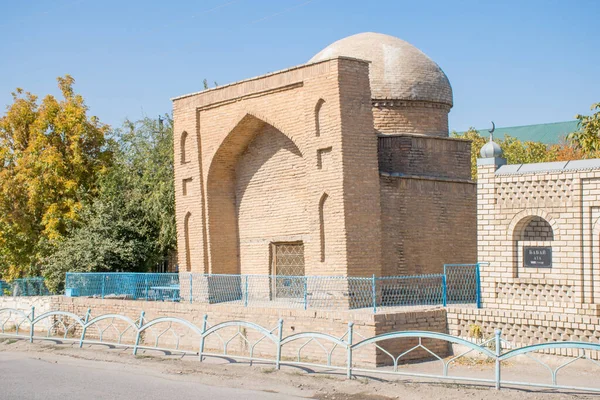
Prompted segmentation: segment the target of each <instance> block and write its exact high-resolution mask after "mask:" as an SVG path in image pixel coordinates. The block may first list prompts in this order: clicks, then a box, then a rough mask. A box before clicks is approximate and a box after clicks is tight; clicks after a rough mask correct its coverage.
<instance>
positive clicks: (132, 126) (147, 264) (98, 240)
mask: <svg viewBox="0 0 600 400" xmlns="http://www.w3.org/2000/svg"><path fill="white" fill-rule="evenodd" d="M164 122H166V126H165V124H164ZM114 136H115V139H116V143H115V147H114V149H113V152H114V164H113V166H112V167H111V168H110V170H109V171H108V172H107V173H106V174H105V175H103V176H102V177H101V178H100V180H99V185H98V187H99V188H98V196H97V197H96V198H94V199H93V200H92V201H89V202H87V203H85V204H84V207H83V210H82V212H81V218H80V220H79V221H78V223H77V224H76V225H75V226H74V228H73V229H72V231H71V232H70V234H69V235H68V237H66V238H65V239H64V240H62V241H61V243H60V244H59V245H58V246H57V248H56V251H55V252H54V253H53V254H52V255H50V256H49V257H48V258H47V259H46V263H45V266H44V276H45V277H46V282H47V285H48V287H49V288H50V289H51V290H54V291H58V290H61V289H62V284H63V282H64V277H65V272H69V271H78V272H117V271H130V272H147V271H150V270H152V268H153V267H154V266H155V265H156V264H157V263H159V262H162V261H163V260H165V259H166V258H167V257H168V256H169V255H170V253H171V252H173V251H174V249H175V246H176V230H175V189H174V176H173V127H172V120H171V119H170V118H169V117H168V116H167V117H166V118H165V119H162V118H159V120H158V121H157V120H152V119H150V118H145V119H144V120H142V121H139V122H137V123H132V122H129V121H127V122H126V123H125V124H124V127H123V128H122V129H118V130H116V131H115V132H114Z"/></svg>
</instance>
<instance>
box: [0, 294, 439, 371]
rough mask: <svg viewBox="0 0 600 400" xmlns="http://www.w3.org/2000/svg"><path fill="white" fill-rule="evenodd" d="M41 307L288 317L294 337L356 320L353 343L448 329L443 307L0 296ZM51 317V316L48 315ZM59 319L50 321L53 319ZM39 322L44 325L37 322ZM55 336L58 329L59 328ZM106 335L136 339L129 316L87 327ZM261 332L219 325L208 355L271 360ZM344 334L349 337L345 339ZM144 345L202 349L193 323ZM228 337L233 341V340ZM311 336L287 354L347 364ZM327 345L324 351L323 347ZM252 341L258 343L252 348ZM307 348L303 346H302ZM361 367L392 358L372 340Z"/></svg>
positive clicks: (398, 349)
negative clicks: (325, 307) (375, 309)
mask: <svg viewBox="0 0 600 400" xmlns="http://www.w3.org/2000/svg"><path fill="white" fill-rule="evenodd" d="M32 305H34V306H36V315H41V314H42V313H43V312H46V311H50V310H53V311H68V312H71V313H74V314H76V315H78V316H80V317H82V318H83V317H84V316H85V315H86V313H87V310H88V309H90V310H91V317H92V318H94V317H98V316H100V315H104V314H119V315H124V316H127V317H129V318H131V319H132V320H133V321H137V320H138V319H139V318H140V315H141V313H142V311H143V312H144V314H145V317H144V318H145V321H146V322H148V321H150V320H153V319H155V318H159V317H177V318H181V319H184V320H187V321H189V322H192V323H193V324H194V325H196V326H197V327H199V328H201V327H202V323H203V318H204V315H207V322H208V324H209V326H214V325H216V324H218V323H221V322H225V321H236V320H237V321H248V322H253V323H255V324H258V325H261V326H263V327H264V328H267V329H269V330H271V329H273V333H274V334H275V335H276V334H277V330H276V327H277V324H278V321H279V319H280V318H281V319H283V336H284V337H286V336H289V335H293V334H295V333H301V332H320V333H327V334H330V335H333V336H336V337H343V336H344V335H345V334H346V333H347V332H348V322H354V341H353V342H354V343H358V342H359V341H361V340H363V339H365V338H370V337H373V336H375V335H380V334H384V333H387V332H393V331H405V330H422V331H433V332H441V333H445V332H446V329H447V321H446V311H445V310H444V309H442V308H438V309H426V310H425V309H422V310H414V309H412V310H410V311H407V310H394V311H384V312H380V313H377V314H373V313H372V312H365V311H352V310H350V311H349V310H337V311H320V310H301V309H300V310H298V309H283V308H251V307H248V308H246V307H242V306H232V305H228V304H226V303H223V304H189V303H183V302H181V303H174V302H162V301H156V302H144V301H135V300H117V299H104V300H103V299H94V298H85V297H63V296H52V297H44V298H33V297H21V298H12V297H7V298H2V297H0V309H1V308H8V307H12V308H18V309H22V310H29V309H30V308H31V306H32ZM48 322H50V321H48ZM54 322H56V321H52V322H51V323H54ZM40 324H41V325H45V324H42V323H40ZM46 330H47V326H38V327H36V331H38V332H42V331H46ZM56 335H58V333H56ZM80 335H81V331H80V330H79V329H78V328H76V327H75V328H73V329H72V330H70V331H69V334H68V336H69V337H72V338H78V337H79V336H80ZM100 335H102V340H103V341H118V340H119V339H120V340H121V343H124V344H133V343H134V342H135V332H134V331H133V329H131V328H129V329H128V325H127V323H126V322H124V321H120V320H119V319H118V318H116V319H112V318H111V319H108V320H103V321H100V322H99V323H98V324H97V327H94V326H90V328H88V331H87V333H86V337H87V338H89V339H90V340H91V339H99V338H100ZM261 337H262V334H259V333H258V332H257V331H255V330H253V329H251V328H241V329H240V328H238V327H228V328H225V329H223V330H221V331H219V335H216V334H213V335H211V336H209V337H208V338H207V339H206V343H205V350H206V351H207V352H211V353H220V354H222V353H223V352H224V348H225V346H227V353H228V354H237V355H246V356H248V355H249V354H250V351H253V355H254V356H257V357H264V358H273V357H274V356H275V351H276V346H275V345H274V344H273V343H272V342H270V341H269V340H267V339H263V340H262V341H260V342H258V344H255V343H256V342H257V341H258V340H260V339H261ZM344 338H345V337H344ZM141 339H142V340H141V344H142V345H147V346H158V347H163V348H174V347H176V346H179V348H180V349H185V350H191V351H198V348H199V344H200V338H199V335H198V334H197V333H194V332H193V331H192V330H190V329H189V328H187V327H185V326H183V325H181V324H176V323H171V324H170V325H169V324H168V323H161V324H158V325H155V326H154V327H152V328H150V329H149V330H148V331H145V332H144V333H143V336H142V338H141ZM230 339H231V340H230ZM307 342H308V339H302V340H298V341H295V342H291V343H289V344H288V345H285V346H284V347H283V348H282V359H283V360H289V361H297V360H298V354H299V351H300V358H301V360H302V361H304V362H319V363H324V362H327V359H328V353H330V355H331V361H332V364H333V365H339V366H344V365H345V363H346V351H345V349H343V348H341V347H340V346H334V345H333V344H332V343H329V342H326V341H324V340H319V341H318V342H316V341H312V342H310V343H308V344H306V343H307ZM422 343H423V345H424V346H426V347H427V348H428V349H430V350H432V351H433V352H435V353H436V354H438V355H440V356H446V355H448V354H449V346H448V343H447V342H444V341H436V340H429V339H424V340H423V342H422ZM378 344H379V346H380V347H381V348H382V349H385V350H386V351H389V352H390V353H391V354H393V355H395V356H397V355H399V354H400V353H402V352H404V351H406V350H408V349H410V348H412V347H414V346H415V345H417V344H418V339H392V340H386V341H383V342H379V343H378ZM320 345H322V346H323V347H325V350H324V349H323V348H322V347H321V346H320ZM253 346H254V347H253ZM301 347H302V349H301ZM424 357H427V358H428V357H429V354H428V353H426V352H425V351H424V350H422V349H419V350H415V351H414V352H411V353H410V354H408V355H407V356H405V357H403V360H405V361H410V360H415V359H422V358H424ZM353 360H354V363H355V364H356V366H358V367H360V366H365V367H372V366H375V365H377V366H383V365H391V364H392V359H391V357H390V356H389V355H387V354H386V353H385V352H384V351H382V350H381V349H378V348H376V347H375V346H374V345H368V346H365V347H363V348H361V349H358V350H356V351H355V352H354V354H353Z"/></svg>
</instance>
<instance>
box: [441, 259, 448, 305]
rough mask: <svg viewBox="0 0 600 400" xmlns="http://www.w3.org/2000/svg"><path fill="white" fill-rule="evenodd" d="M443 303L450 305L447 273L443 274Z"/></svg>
mask: <svg viewBox="0 0 600 400" xmlns="http://www.w3.org/2000/svg"><path fill="white" fill-rule="evenodd" d="M444 269H445V268H444ZM442 303H443V305H444V307H446V306H447V305H448V282H447V281H446V274H444V275H442Z"/></svg>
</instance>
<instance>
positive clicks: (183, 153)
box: [179, 131, 190, 164]
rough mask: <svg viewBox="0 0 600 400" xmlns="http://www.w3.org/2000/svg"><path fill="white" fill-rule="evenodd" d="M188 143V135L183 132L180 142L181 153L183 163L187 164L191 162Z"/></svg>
mask: <svg viewBox="0 0 600 400" xmlns="http://www.w3.org/2000/svg"><path fill="white" fill-rule="evenodd" d="M187 141H188V133H187V132H186V131H183V133H182V134H181V138H180V140H179V149H180V151H181V163H182V164H185V163H187V162H189V161H190V158H189V155H188V154H187V151H188V150H187Z"/></svg>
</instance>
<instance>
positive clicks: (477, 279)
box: [475, 263, 481, 308]
mask: <svg viewBox="0 0 600 400" xmlns="http://www.w3.org/2000/svg"><path fill="white" fill-rule="evenodd" d="M475 285H476V286H475V302H476V303H477V308H481V272H480V270H479V263H477V264H475Z"/></svg>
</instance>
